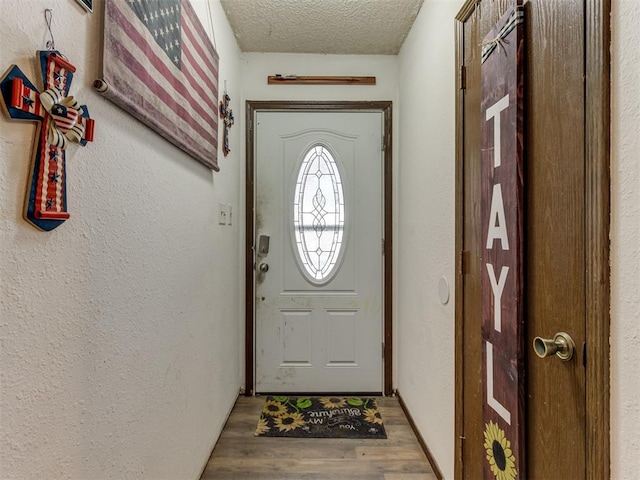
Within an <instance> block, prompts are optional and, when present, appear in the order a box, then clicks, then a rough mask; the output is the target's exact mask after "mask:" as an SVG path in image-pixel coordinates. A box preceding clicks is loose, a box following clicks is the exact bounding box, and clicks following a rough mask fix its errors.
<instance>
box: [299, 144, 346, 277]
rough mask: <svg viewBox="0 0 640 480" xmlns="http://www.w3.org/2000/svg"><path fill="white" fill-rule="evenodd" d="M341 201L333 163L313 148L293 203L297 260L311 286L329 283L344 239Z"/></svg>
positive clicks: (327, 153) (339, 181)
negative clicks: (312, 283) (312, 284)
mask: <svg viewBox="0 0 640 480" xmlns="http://www.w3.org/2000/svg"><path fill="white" fill-rule="evenodd" d="M344 228H345V202H344V188H343V184H342V178H341V176H340V171H339V169H338V165H337V164H336V160H335V159H334V157H333V155H332V154H331V152H330V151H329V150H328V149H327V148H326V147H324V146H323V145H314V146H313V147H311V148H310V149H309V151H308V152H307V154H306V155H305V156H304V159H303V160H302V163H301V165H300V170H299V171H298V177H297V180H296V188H295V195H294V200H293V230H294V238H295V243H296V246H297V251H298V260H299V262H300V264H301V265H302V266H303V267H304V273H305V274H306V276H307V278H308V279H309V280H311V281H312V282H314V283H324V282H326V281H328V280H330V276H331V273H332V272H333V271H334V268H335V267H336V264H337V262H338V259H339V258H340V250H341V247H342V243H343V238H344Z"/></svg>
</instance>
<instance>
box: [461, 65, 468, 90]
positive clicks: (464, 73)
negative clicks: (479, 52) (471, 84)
mask: <svg viewBox="0 0 640 480" xmlns="http://www.w3.org/2000/svg"><path fill="white" fill-rule="evenodd" d="M466 88H467V67H465V66H464V65H460V90H464V89H466Z"/></svg>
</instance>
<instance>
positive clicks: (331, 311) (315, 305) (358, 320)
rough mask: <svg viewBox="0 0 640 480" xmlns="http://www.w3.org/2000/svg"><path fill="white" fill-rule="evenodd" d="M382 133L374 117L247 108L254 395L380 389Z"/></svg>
mask: <svg viewBox="0 0 640 480" xmlns="http://www.w3.org/2000/svg"><path fill="white" fill-rule="evenodd" d="M381 136H382V113H381V112H258V113H257V116H256V226H255V232H256V237H257V238H259V236H260V235H268V236H269V237H270V242H269V252H268V253H266V254H264V253H258V254H257V256H256V265H257V266H258V267H259V266H260V265H261V264H265V265H268V270H267V271H266V272H261V271H260V269H259V268H258V269H257V270H256V391H258V392H289V393H294V392H337V391H342V392H356V391H359V392H364V391H367V392H380V391H382V289H383V287H382V285H383V284H382V220H383V219H382V205H383V202H382V150H381V145H382V140H381ZM315 146H318V147H320V146H321V147H322V148H321V149H318V150H313V152H312V153H311V154H310V157H308V158H318V160H314V161H310V162H309V163H308V164H304V160H305V155H306V154H307V152H309V150H310V149H312V148H313V147H315ZM316 152H320V153H321V154H322V155H330V157H332V158H333V159H334V160H335V164H334V163H332V162H327V161H323V160H322V159H321V158H328V157H315V155H316ZM327 152H328V153H327ZM301 165H308V169H307V170H305V171H304V172H305V173H306V175H300V174H299V172H300V167H301ZM332 169H333V170H332ZM335 171H337V174H336V175H331V173H332V172H335ZM301 178H302V179H303V180H301ZM316 178H318V180H317V185H316V183H314V182H316ZM329 179H330V180H331V181H329ZM298 181H299V182H298ZM296 182H298V183H300V185H304V186H306V190H305V189H303V188H301V187H300V186H298V189H296ZM314 190H315V191H316V192H315V194H314V195H310V194H309V193H308V192H309V191H311V192H313V191H314ZM303 193H304V194H303ZM296 199H297V202H298V203H299V204H300V205H303V209H302V210H303V211H302V213H300V214H299V215H298V216H296V210H294V203H295V202H296ZM334 200H335V201H334ZM338 203H340V205H338ZM294 218H297V219H299V220H300V222H301V223H299V225H302V226H300V227H299V228H298V229H297V231H298V232H300V233H299V235H298V236H296V233H295V231H296V230H295V229H294ZM340 219H342V220H340ZM342 221H344V224H342V223H341V222H342ZM305 222H306V223H305ZM305 235H306V236H305ZM297 239H298V240H300V243H301V244H304V245H305V251H309V253H308V254H307V257H305V256H304V255H299V248H298V243H297V241H296V240H297ZM301 239H302V240H301ZM304 239H306V240H308V241H306V240H304ZM336 239H341V247H340V253H339V254H333V253H332V252H334V251H335V249H334V248H332V246H333V245H335V244H337V241H336ZM328 245H331V247H329V246H328ZM316 247H317V250H316ZM312 250H313V251H312ZM304 258H306V260H303V259H304ZM326 259H331V260H330V261H328V260H326ZM305 261H306V262H307V263H308V264H310V265H311V266H310V267H308V268H307V267H305V266H304V262H305ZM322 269H326V270H329V271H330V272H329V274H328V276H327V278H324V279H322V278H315V277H312V276H311V274H310V273H309V271H313V272H315V271H316V270H322ZM314 275H315V273H314ZM317 276H318V277H322V275H321V274H317Z"/></svg>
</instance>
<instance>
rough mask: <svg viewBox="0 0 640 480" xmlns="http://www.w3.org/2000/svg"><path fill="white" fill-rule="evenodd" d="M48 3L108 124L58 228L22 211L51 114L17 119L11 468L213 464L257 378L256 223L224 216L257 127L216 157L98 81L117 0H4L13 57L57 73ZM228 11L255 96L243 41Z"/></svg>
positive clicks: (5, 32)
mask: <svg viewBox="0 0 640 480" xmlns="http://www.w3.org/2000/svg"><path fill="white" fill-rule="evenodd" d="M192 3H193V4H194V7H195V8H196V10H197V12H198V14H199V16H200V18H201V19H202V23H203V25H204V26H205V28H206V29H207V30H208V31H210V29H211V26H210V23H209V20H208V15H207V8H206V4H205V3H204V0H195V1H193V2H192ZM47 7H48V8H53V10H54V19H53V31H54V34H55V40H56V47H57V48H58V49H59V50H61V51H62V52H63V53H65V54H66V55H67V56H68V57H69V59H70V60H71V62H72V63H73V64H74V65H75V66H76V67H77V73H76V75H75V78H74V82H73V85H72V88H71V94H72V95H75V96H76V97H77V98H78V99H80V100H81V101H82V103H86V104H87V105H88V107H89V110H90V112H91V115H92V117H93V118H95V120H96V136H95V139H96V141H95V142H94V143H93V144H89V145H88V146H87V147H85V148H78V147H77V146H71V147H70V148H69V151H68V155H67V161H68V195H69V197H68V206H69V211H70V213H71V218H70V219H69V220H68V221H67V222H66V223H64V224H63V225H62V226H60V227H58V229H56V230H54V231H53V232H50V233H44V232H40V231H38V230H36V229H35V228H34V227H32V226H31V225H29V224H28V223H26V222H25V221H24V220H23V219H22V205H23V199H24V195H25V185H26V182H27V176H28V175H29V160H30V158H31V142H32V139H33V135H34V130H35V129H34V126H33V125H31V124H21V123H16V122H11V121H8V120H6V119H5V117H4V116H3V117H2V119H0V148H1V150H0V205H1V207H0V478H2V479H3V480H9V479H17V480H28V479H36V478H55V479H78V480H86V479H89V478H91V479H96V480H101V479H104V480H107V479H119V480H120V479H150V480H159V479H171V480H176V479H195V478H197V477H198V475H199V473H200V471H201V469H202V468H203V466H204V463H205V462H206V460H207V458H208V455H209V453H210V451H211V448H212V447H213V444H214V442H215V440H216V439H217V436H218V434H219V432H220V430H221V428H222V425H223V423H224V421H225V418H226V415H227V413H228V411H229V409H230V408H231V406H232V404H233V401H234V399H235V397H236V395H237V392H238V387H239V379H240V374H239V361H238V351H237V350H238V349H237V345H238V343H239V340H238V335H239V324H240V317H241V312H240V311H239V310H240V307H239V305H240V294H239V291H240V289H239V285H240V280H239V271H240V270H239V258H240V256H239V255H240V253H239V246H238V245H239V241H238V238H239V228H238V223H239V222H237V221H236V222H235V225H234V226H231V227H229V226H226V227H222V226H218V225H217V202H218V200H220V201H224V202H230V203H232V204H233V206H234V207H236V208H237V205H238V201H239V200H238V199H239V193H238V187H239V183H240V180H239V163H240V160H239V158H240V157H239V150H240V148H239V145H240V141H239V140H240V138H239V137H240V136H239V134H238V130H239V129H238V128H237V127H236V128H235V129H234V130H232V132H233V133H232V154H231V155H230V156H229V157H228V158H226V159H225V158H222V157H221V161H220V164H221V168H222V171H221V173H219V174H212V172H211V171H210V170H208V169H207V168H205V167H203V166H202V165H201V164H199V163H198V162H196V161H195V160H193V159H192V158H190V157H189V156H187V155H186V154H184V153H183V152H182V151H180V150H178V149H177V148H176V147H174V146H172V145H171V144H169V143H168V142H166V141H165V140H163V139H162V138H161V137H159V136H158V135H157V134H156V133H154V132H152V131H151V130H149V129H148V128H147V127H145V126H144V125H142V124H141V123H139V122H138V121H136V120H135V119H133V118H132V117H131V116H129V115H128V114H126V113H125V112H123V111H122V110H120V109H119V108H117V107H115V106H114V105H113V104H111V103H110V102H108V101H107V100H105V99H103V98H102V97H100V96H99V95H97V94H96V93H94V92H93V91H92V90H91V88H90V85H91V82H92V81H93V79H95V78H97V77H98V76H99V74H100V70H101V65H100V63H99V62H100V61H101V60H100V59H101V53H100V52H101V49H102V45H101V43H102V42H101V38H102V35H101V30H102V26H101V25H102V20H101V16H102V15H101V12H102V7H103V4H102V1H97V2H96V10H95V13H93V14H87V13H85V12H84V10H82V9H81V8H80V7H79V5H78V4H77V3H76V2H74V1H71V0H47V1H44V0H38V1H30V2H25V1H23V0H2V15H0V42H1V44H0V47H1V48H0V70H3V71H4V69H6V68H8V67H9V65H10V64H11V63H17V64H18V65H19V66H20V67H21V68H22V69H23V70H24V71H25V72H26V73H27V74H28V75H29V77H31V78H32V79H34V80H35V81H36V82H38V81H39V79H37V78H36V77H35V68H34V59H35V57H34V52H35V50H36V49H39V48H43V47H44V42H45V35H44V32H45V22H44V17H43V10H44V8H47ZM212 10H213V16H214V23H215V26H214V27H215V33H216V37H217V38H216V39H217V43H218V49H219V52H220V56H221V65H220V72H221V74H220V80H221V85H222V84H223V83H224V80H225V79H227V83H228V86H229V91H230V93H231V96H232V99H233V100H235V102H234V103H232V107H237V106H238V105H239V104H238V103H237V100H238V97H239V88H237V82H238V68H239V65H238V59H239V51H238V49H237V46H236V42H235V39H234V37H233V35H232V34H231V32H230V29H229V27H228V24H227V22H226V18H225V17H224V13H223V11H222V8H221V6H220V5H219V3H218V2H217V1H216V0H214V1H213V2H212ZM236 211H237V210H236Z"/></svg>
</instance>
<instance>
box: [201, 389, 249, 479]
mask: <svg viewBox="0 0 640 480" xmlns="http://www.w3.org/2000/svg"><path fill="white" fill-rule="evenodd" d="M242 394H243V392H242V389H240V392H239V393H238V396H236V398H235V400H234V401H233V403H232V404H231V408H230V409H229V411H228V412H227V417H226V418H225V420H224V424H223V425H222V429H220V434H219V435H218V438H216V440H215V441H214V442H213V445H212V446H211V450H210V451H209V456H208V457H207V459H206V460H205V462H204V465H203V466H202V469H201V470H200V475H199V476H198V479H200V478H202V476H203V475H204V471H205V470H206V469H207V465H209V460H211V456H212V455H213V451H214V450H215V448H216V445H217V444H218V441H219V440H220V436H221V435H222V432H223V431H224V427H226V426H227V422H228V421H229V417H231V412H233V409H234V408H235V406H236V403H237V402H238V398H240V395H242Z"/></svg>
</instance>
